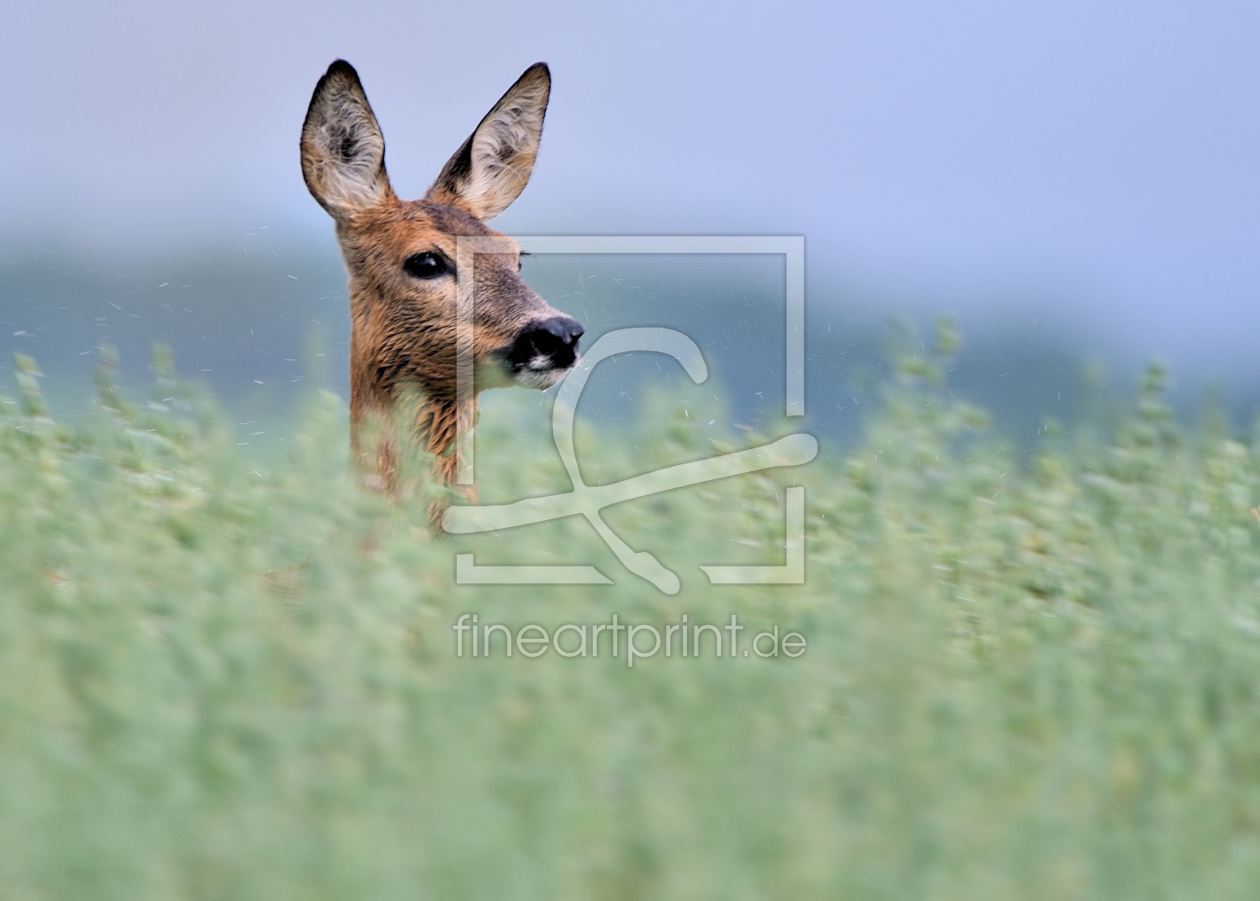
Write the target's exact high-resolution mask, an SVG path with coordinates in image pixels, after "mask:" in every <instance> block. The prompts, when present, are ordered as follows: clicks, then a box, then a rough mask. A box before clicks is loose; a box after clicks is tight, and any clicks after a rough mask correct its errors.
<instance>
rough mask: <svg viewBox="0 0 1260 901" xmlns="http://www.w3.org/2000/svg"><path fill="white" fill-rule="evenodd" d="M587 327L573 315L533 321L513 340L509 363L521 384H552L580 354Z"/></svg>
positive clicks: (532, 386) (531, 385)
mask: <svg viewBox="0 0 1260 901" xmlns="http://www.w3.org/2000/svg"><path fill="white" fill-rule="evenodd" d="M585 331H586V330H585V329H584V328H583V327H582V323H580V322H578V321H577V320H576V319H573V318H571V317H569V316H564V315H560V316H552V317H550V318H548V319H542V320H539V321H537V322H533V323H530V324H529V325H528V326H526V327H525V328H524V329H522V330H521V332H520V334H518V335H517V336H516V340H515V341H514V342H513V343H512V347H511V349H510V350H509V351H508V354H507V359H508V365H509V366H510V367H511V370H512V376H513V378H514V379H515V380H516V382H517V383H518V384H521V385H526V386H528V387H531V388H549V387H550V386H551V385H554V384H555V383H556V382H557V381H559V380H560V377H561V376H562V375H564V373H565V372H567V371H568V370H569V369H570V368H571V367H572V366H573V364H574V363H576V362H577V358H578V339H580V338H581V337H582V334H583V333H584V332H585Z"/></svg>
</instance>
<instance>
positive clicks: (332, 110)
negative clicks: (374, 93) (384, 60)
mask: <svg viewBox="0 0 1260 901" xmlns="http://www.w3.org/2000/svg"><path fill="white" fill-rule="evenodd" d="M302 177H303V178H305V179H306V187H307V188H309V189H310V192H311V194H312V195H314V197H315V199H316V200H318V201H319V204H320V206H322V207H323V208H324V209H326V210H327V211H328V212H329V213H330V214H332V216H333V217H334V218H337V219H340V218H344V217H346V216H349V215H352V214H354V213H355V212H357V211H359V210H363V209H367V208H369V207H372V206H375V205H376V204H378V203H381V202H382V201H384V200H386V199H387V198H389V197H391V196H393V193H394V192H393V189H392V188H390V186H389V177H388V176H387V175H386V174H385V137H384V136H383V135H382V134H381V127H380V126H379V125H378V124H377V123H376V116H374V115H373V114H372V107H371V106H369V105H368V99H367V95H366V94H365V93H363V85H362V84H360V83H359V73H357V72H355V71H354V67H353V66H351V65H350V64H349V63H348V62H346V61H345V60H342V59H339V60H337V61H336V62H335V63H333V64H332V65H331V66H329V67H328V71H327V72H326V73H324V77H323V78H321V79H320V80H319V84H317V85H316V86H315V93H314V95H313V96H312V97H311V105H310V108H309V109H307V111H306V121H305V122H303V123H302Z"/></svg>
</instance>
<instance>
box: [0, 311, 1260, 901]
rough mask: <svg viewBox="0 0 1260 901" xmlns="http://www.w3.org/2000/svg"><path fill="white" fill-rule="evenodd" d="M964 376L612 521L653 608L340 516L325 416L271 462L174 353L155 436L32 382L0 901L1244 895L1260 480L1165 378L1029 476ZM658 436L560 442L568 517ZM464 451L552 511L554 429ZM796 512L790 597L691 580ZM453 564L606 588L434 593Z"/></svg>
mask: <svg viewBox="0 0 1260 901" xmlns="http://www.w3.org/2000/svg"><path fill="white" fill-rule="evenodd" d="M951 351H952V348H951V347H950V339H949V335H948V332H947V331H946V332H945V333H943V334H942V338H941V342H940V344H939V345H938V351H937V355H936V356H933V355H931V354H920V355H918V356H915V355H907V356H906V357H905V358H904V359H902V360H900V361H899V362H898V364H897V367H896V372H897V373H898V374H897V376H896V380H895V383H894V384H891V385H889V386H888V388H887V391H886V395H885V397H884V400H883V405H882V411H881V412H880V413H879V414H878V415H877V417H876V418H875V419H874V420H872V421H871V422H870V423H869V428H868V434H867V437H866V439H865V440H864V442H863V443H862V444H861V445H860V446H858V447H855V448H853V449H852V450H851V452H846V454H845V455H843V456H841V455H840V454H839V453H838V452H837V451H836V450H835V449H831V450H825V451H824V453H823V454H822V455H821V456H820V458H819V459H818V460H816V461H815V462H814V463H812V464H810V465H809V466H806V467H801V468H796V469H779V470H773V471H769V472H766V473H760V474H756V475H752V476H748V477H742V478H738V479H731V480H727V481H724V482H717V483H710V484H707V485H702V486H696V487H693V488H689V489H685V490H679V491H675V492H672V493H669V494H666V495H660V496H655V497H651V498H645V499H642V500H639V501H634V502H631V503H627V504H624V505H622V506H621V507H620V508H616V509H612V510H609V511H608V516H607V519H608V522H609V524H610V525H612V526H613V528H614V529H616V530H617V532H618V533H619V534H620V535H621V536H622V537H623V538H624V539H625V540H626V541H627V543H628V544H629V545H630V546H631V547H633V548H635V549H636V550H650V551H652V552H653V553H655V554H657V555H658V556H659V557H660V558H661V559H662V561H663V562H664V563H665V564H666V565H667V566H669V567H670V568H671V569H673V570H674V571H675V572H677V573H678V574H679V575H680V577H681V578H682V580H683V588H682V591H681V593H679V594H678V595H675V596H667V595H664V594H662V593H660V592H659V591H657V590H656V589H655V588H654V587H652V586H651V585H650V584H648V583H647V582H645V581H643V580H641V579H638V578H636V577H634V576H632V575H630V574H628V573H627V572H625V571H624V570H623V569H622V568H621V567H620V565H619V564H618V563H617V562H616V560H615V559H614V558H613V557H612V555H611V553H610V552H609V551H608V549H607V548H606V547H605V546H604V544H603V543H602V542H601V541H600V540H599V539H598V537H597V536H596V535H595V534H594V532H593V530H592V529H591V528H590V526H589V525H588V524H587V523H586V522H585V521H584V520H581V519H578V518H571V519H568V520H562V521H556V522H551V523H546V524H539V525H534V526H529V527H525V528H522V529H518V530H515V531H508V532H501V533H488V534H485V535H480V536H471V537H469V538H467V539H465V538H459V539H454V538H444V539H433V538H430V537H429V536H428V535H427V533H426V531H425V529H424V525H423V507H424V504H423V503H415V504H412V505H411V506H410V507H408V508H406V509H403V510H397V509H392V508H391V507H389V506H388V505H387V504H385V503H383V502H382V501H381V500H380V499H379V498H377V497H375V496H373V495H371V494H368V493H365V492H362V491H360V490H359V489H358V488H357V487H355V485H354V481H353V479H352V478H351V477H350V475H349V474H348V472H347V464H346V452H345V446H346V434H345V411H344V409H342V408H341V406H340V402H338V401H336V400H335V399H330V398H328V397H319V398H315V399H314V400H313V401H312V403H311V406H310V409H309V410H307V411H306V412H305V414H304V415H303V417H302V420H301V425H300V427H298V428H297V429H296V430H295V431H294V433H293V434H291V435H289V436H288V437H287V440H286V441H284V442H277V443H275V444H273V445H272V446H271V447H270V448H269V449H268V450H267V452H266V455H265V456H259V452H258V451H257V449H256V448H255V447H254V446H252V445H250V446H245V447H238V446H237V442H238V441H241V440H244V439H242V438H239V437H233V435H232V433H231V429H230V428H228V426H227V425H225V424H224V423H223V422H222V419H221V417H220V416H218V415H217V414H215V413H214V411H213V409H212V408H211V406H210V405H209V404H207V403H205V402H204V401H202V400H199V399H198V398H197V397H196V395H195V394H194V393H192V392H191V391H189V390H188V389H187V388H186V387H185V386H182V385H181V384H180V383H179V382H178V381H176V380H175V379H174V377H173V375H172V370H171V365H170V362H169V360H167V359H162V358H161V357H159V361H158V378H157V385H156V388H155V392H154V396H153V400H152V401H151V402H150V403H148V404H147V405H144V406H140V407H135V408H133V407H129V406H128V405H127V404H125V403H124V402H123V401H122V400H121V399H120V398H119V396H118V393H117V392H116V391H115V390H114V388H113V387H112V384H111V382H110V379H109V378H107V377H102V379H101V382H100V386H99V401H98V408H99V409H98V414H97V415H95V416H92V417H89V418H88V419H86V420H84V421H82V422H80V423H78V424H76V425H73V426H69V425H66V424H62V423H57V422H53V421H51V420H50V419H49V418H48V416H47V414H46V411H45V410H44V409H43V407H42V403H41V399H40V396H39V391H38V386H37V382H36V376H35V373H34V370H33V364H32V363H30V361H26V360H19V365H18V367H17V370H16V371H17V376H18V382H19V387H20V389H21V394H20V396H18V397H16V398H12V399H10V400H8V401H6V402H5V403H3V404H0V408H2V410H3V412H0V592H2V595H0V886H2V888H0V895H2V896H3V897H4V898H6V899H43V898H74V899H82V898H92V899H113V898H118V899H126V901H139V899H149V898H154V899H158V898H160V899H169V898H207V899H209V898H216V899H217V898H223V899H253V898H257V899H268V901H270V899H279V898H330V899H346V898H463V897H485V898H546V899H556V898H580V899H586V898H670V899H674V898H724V899H726V898H771V897H773V898H888V899H903V898H958V899H984V898H995V899H1010V898H1021V899H1023V898H1027V899H1032V898H1046V899H1065V898H1100V899H1102V898H1105V899H1121V898H1140V899H1158V898H1213V899H1226V898H1251V897H1254V895H1255V887H1256V886H1257V885H1260V596H1258V593H1257V579H1258V578H1260V552H1258V551H1260V548H1258V543H1257V539H1258V534H1257V533H1258V531H1260V525H1258V524H1257V522H1256V518H1257V516H1258V515H1260V513H1258V511H1257V510H1256V508H1255V506H1254V505H1255V504H1256V503H1257V502H1260V447H1258V446H1248V445H1247V444H1245V443H1240V442H1238V441H1236V440H1231V438H1230V437H1229V435H1228V434H1227V430H1226V428H1225V427H1224V426H1222V425H1221V424H1219V423H1214V422H1208V423H1206V424H1204V425H1203V426H1201V427H1200V428H1199V429H1198V430H1196V431H1194V432H1187V431H1185V430H1183V429H1182V428H1180V427H1179V426H1178V425H1177V424H1176V423H1175V421H1174V420H1173V418H1172V417H1171V415H1170V413H1169V410H1168V408H1167V406H1166V405H1165V402H1164V400H1163V394H1162V390H1163V388H1162V379H1163V376H1162V374H1161V373H1160V371H1159V370H1158V369H1152V370H1151V372H1150V373H1149V374H1148V378H1147V380H1146V383H1145V386H1144V388H1143V391H1142V393H1141V397H1140V399H1139V403H1138V405H1137V408H1136V410H1134V411H1132V412H1131V413H1129V414H1128V415H1126V416H1125V417H1123V418H1122V420H1121V421H1119V422H1118V423H1116V425H1115V427H1114V429H1112V430H1109V431H1108V433H1107V434H1105V435H1104V434H1101V433H1100V434H1099V435H1097V436H1095V437H1093V438H1089V437H1079V436H1077V437H1074V438H1072V439H1071V440H1069V439H1067V438H1064V437H1062V436H1055V434H1054V431H1055V430H1054V429H1053V428H1050V429H1048V430H1047V436H1046V439H1045V441H1044V443H1043V444H1042V445H1041V446H1040V447H1039V448H1038V449H1037V451H1036V452H1035V454H1034V455H1033V456H1032V457H1031V458H1028V459H1027V460H1023V459H1013V458H1012V457H1011V456H1010V455H1008V454H1007V453H1004V452H1003V451H1002V450H1001V449H1000V448H999V447H996V446H993V445H992V444H991V443H987V439H986V438H985V437H984V435H983V434H980V433H978V432H977V431H976V430H977V427H979V426H981V425H982V424H983V419H984V416H983V414H982V413H981V412H980V411H978V410H975V409H972V408H969V407H967V406H965V405H962V404H959V403H955V402H954V401H953V400H952V399H951V397H950V395H949V392H948V391H947V390H946V389H945V388H944V387H943V386H942V384H941V372H942V369H943V366H942V360H943V357H944V356H946V355H948V353H950V352H951ZM107 363H108V361H107ZM102 371H103V372H104V373H106V374H107V373H108V365H107V366H106V367H105V368H104V369H103V370H102ZM815 390H819V389H818V388H817V387H815ZM663 409H664V406H661V407H659V408H658V411H657V413H656V415H654V417H653V418H652V419H651V420H650V421H648V422H647V423H646V424H645V425H643V426H642V427H641V428H640V430H639V431H637V432H634V433H632V434H631V433H627V434H626V435H621V436H609V435H599V434H593V433H589V432H587V433H581V432H580V434H579V438H578V453H579V459H581V460H582V461H583V467H584V472H585V475H586V478H587V480H588V481H590V482H604V481H610V480H612V479H614V478H620V477H623V476H625V475H629V474H631V473H633V472H636V471H637V472H642V471H645V470H647V469H648V468H650V467H654V466H657V465H666V464H673V463H677V462H681V461H684V460H687V459H695V458H697V457H700V456H704V455H705V454H708V453H712V452H714V450H715V449H716V450H722V449H724V448H723V447H720V446H719V447H715V446H714V444H713V443H712V441H711V440H710V437H709V431H707V430H708V429H709V428H710V427H709V426H707V422H708V419H706V418H704V417H700V416H696V415H694V414H693V413H692V412H691V411H689V410H687V408H686V407H684V406H682V405H681V404H677V403H675V404H672V405H671V413H670V415H669V416H665V415H663V413H661V412H660V411H661V410H663ZM684 410H687V412H684ZM498 412H500V413H501V412H502V411H498ZM532 412H536V411H532ZM710 418H711V417H710ZM482 423H483V424H482V429H481V433H480V437H479V444H478V448H479V451H478V468H479V476H480V478H481V480H482V499H483V501H500V500H511V499H515V498H518V497H522V496H525V495H528V494H542V493H545V492H551V491H563V490H567V489H568V487H569V486H568V483H567V479H566V478H565V476H564V473H563V470H562V468H561V467H560V464H559V463H558V461H557V460H556V459H555V453H554V449H551V448H549V446H548V443H547V440H546V434H545V431H544V430H541V429H539V428H534V429H532V430H530V429H522V428H521V425H520V423H519V422H517V423H514V422H511V421H510V420H509V419H508V418H506V417H505V416H502V415H499V416H496V417H491V416H489V415H487V416H484V417H483V420H482ZM627 435H628V436H629V437H627ZM728 440H730V439H729V438H728ZM762 440H764V439H761V438H755V437H752V436H743V437H741V438H740V439H739V441H740V442H746V443H749V444H751V443H761V441H762ZM794 482H795V483H796V484H804V485H806V486H807V489H808V490H807V504H808V507H807V575H806V580H805V584H803V585H786V586H746V587H723V586H709V585H707V583H706V582H707V580H705V578H704V576H703V575H702V573H701V572H700V571H699V570H698V569H697V565H698V564H709V563H737V562H761V563H776V562H781V561H782V559H783V550H782V548H781V544H782V541H783V537H782V536H783V510H784V491H783V486H785V485H790V484H793V483H794ZM469 551H471V552H472V553H474V554H475V555H476V560H477V563H478V564H479V565H481V564H487V563H506V562H522V563H555V562H569V563H589V564H594V565H595V566H597V567H598V568H599V569H600V570H601V571H602V572H604V573H605V574H606V575H607V576H609V577H610V578H611V579H613V580H614V582H615V584H614V585H608V586H591V587H582V586H568V587H563V586H559V587H550V586H548V587H536V586H519V587H514V586H467V585H461V586H457V585H455V584H454V557H455V554H456V553H457V552H465V553H466V552H469ZM464 613H476V614H477V615H478V616H479V618H480V622H482V623H503V624H506V625H508V626H511V627H512V628H514V629H515V628H519V627H520V626H522V625H525V624H528V623H538V624H542V625H543V626H545V627H546V628H547V629H548V630H551V629H554V628H555V627H556V626H558V625H560V624H563V623H575V624H594V623H606V622H608V621H609V620H610V617H611V615H612V614H613V613H616V614H617V615H618V616H619V617H620V619H621V621H622V622H626V623H648V624H655V625H657V626H658V627H663V626H665V625H667V624H670V623H678V622H679V621H680V619H681V617H682V616H683V615H684V614H685V615H687V616H688V617H689V621H690V622H691V623H715V624H723V623H726V622H727V621H728V619H729V617H730V615H731V614H735V615H736V616H738V618H739V621H740V622H741V623H743V624H744V625H745V627H746V629H747V631H746V632H745V633H744V636H745V637H747V636H751V635H752V634H753V633H755V632H757V631H760V630H762V629H770V628H772V627H774V626H777V627H778V628H779V629H780V631H781V632H782V633H786V632H791V631H795V632H799V633H801V634H802V635H804V636H805V637H806V639H807V641H808V650H807V651H806V653H805V654H804V655H803V656H800V657H798V658H795V659H790V658H787V657H785V656H782V655H780V656H779V657H777V658H772V659H759V658H756V657H747V658H745V657H742V656H737V657H735V658H734V659H732V658H731V657H729V656H726V657H722V658H720V659H718V658H715V657H714V656H713V655H712V654H711V653H706V654H703V655H701V656H700V657H698V658H697V657H688V658H681V657H679V656H673V657H670V658H665V657H663V656H660V655H657V656H655V657H652V658H648V659H642V660H639V661H636V664H635V666H634V667H633V668H630V667H628V666H626V662H625V659H624V654H623V657H622V658H621V659H614V658H611V657H609V656H606V655H602V656H600V657H599V658H597V659H596V658H589V657H588V658H585V659H584V658H580V657H579V658H575V659H564V658H562V657H560V656H559V655H558V654H556V653H547V654H545V655H544V656H542V657H540V658H538V659H528V658H525V657H523V656H521V655H520V654H517V655H514V656H513V657H512V658H511V659H506V658H504V657H503V656H501V655H497V656H495V657H494V658H493V659H485V658H484V657H483V658H476V659H474V658H472V657H471V656H469V655H468V654H467V653H465V655H464V656H463V657H459V656H457V655H456V650H455V648H456V645H455V633H454V632H453V631H452V626H453V625H454V624H455V623H456V621H457V619H458V617H459V616H460V615H461V614H464ZM706 641H707V638H706Z"/></svg>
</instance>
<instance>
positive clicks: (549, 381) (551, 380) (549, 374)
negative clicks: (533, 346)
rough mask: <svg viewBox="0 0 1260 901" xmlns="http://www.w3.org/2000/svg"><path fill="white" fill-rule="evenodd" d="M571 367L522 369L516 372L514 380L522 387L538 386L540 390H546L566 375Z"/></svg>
mask: <svg viewBox="0 0 1260 901" xmlns="http://www.w3.org/2000/svg"><path fill="white" fill-rule="evenodd" d="M568 374H569V369H568V368H566V369H555V368H552V369H532V368H531V369H522V370H521V371H520V372H518V373H517V374H516V376H515V377H514V379H513V381H515V382H516V384H518V385H520V386H521V387H522V388H537V389H538V390H539V391H546V390H547V389H548V388H550V387H551V386H552V385H555V384H556V383H557V382H559V381H560V380H561V379H563V378H564V377H565V376H566V375H568Z"/></svg>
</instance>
